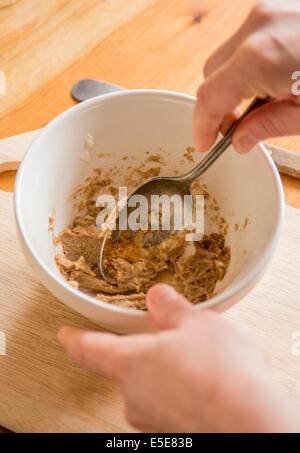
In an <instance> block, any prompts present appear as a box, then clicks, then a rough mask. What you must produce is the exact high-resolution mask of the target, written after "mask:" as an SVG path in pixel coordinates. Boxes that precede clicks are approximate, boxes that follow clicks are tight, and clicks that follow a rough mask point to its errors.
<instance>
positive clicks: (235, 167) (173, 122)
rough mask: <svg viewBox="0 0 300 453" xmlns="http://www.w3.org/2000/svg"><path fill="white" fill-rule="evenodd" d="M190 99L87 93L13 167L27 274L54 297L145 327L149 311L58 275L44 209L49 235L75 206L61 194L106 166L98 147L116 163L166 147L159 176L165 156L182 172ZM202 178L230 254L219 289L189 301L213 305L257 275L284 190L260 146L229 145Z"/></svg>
mask: <svg viewBox="0 0 300 453" xmlns="http://www.w3.org/2000/svg"><path fill="white" fill-rule="evenodd" d="M194 102H195V99H194V98H193V97H190V96H186V95H183V94H178V93H172V92H165V91H157V90H132V91H122V92H117V93H112V94H107V95H104V96H99V97H97V98H94V99H91V100H89V101H86V102H84V103H82V104H79V105H77V106H75V107H73V108H71V109H70V110H68V111H66V112H64V113H63V114H61V115H60V116H59V117H57V118H56V119H55V120H53V121H52V122H51V123H50V124H49V125H48V126H46V127H45V128H44V130H43V131H42V132H41V134H40V135H39V136H38V138H37V139H36V140H35V141H34V143H33V144H32V146H31V147H30V149H29V151H28V152H27V154H26V156H25V158H24V160H23V162H22V164H21V166H20V169H19V171H18V175H17V180H16V185H15V212H16V220H17V226H18V231H19V235H20V239H21V243H22V247H23V250H24V253H25V255H26V258H27V259H28V262H29V263H30V265H31V267H32V269H33V271H34V273H35V274H36V276H37V277H38V278H39V279H40V280H41V281H42V283H43V284H44V285H45V286H46V287H47V288H48V289H49V290H50V291H51V292H52V293H53V294H54V295H55V296H56V297H58V299H60V300H61V301H62V302H63V303H65V304H66V305H68V306H69V307H71V308H72V309H74V310H76V311H77V312H79V313H81V314H82V315H84V316H86V317H87V318H89V319H91V320H93V321H95V322H97V323H98V324H100V325H102V326H104V327H106V328H108V329H111V330H114V331H119V332H142V331H149V330H152V329H153V328H154V326H153V324H152V321H151V319H150V317H149V315H148V313H146V312H141V311H135V310H132V309H125V308H119V307H116V306H112V305H110V304H108V303H106V302H101V301H100V300H96V299H94V298H93V297H90V296H88V295H86V294H84V293H82V292H79V291H77V290H75V289H74V288H72V287H71V286H70V285H69V284H68V283H67V282H66V281H65V280H64V278H63V277H62V275H61V274H60V273H59V271H58V270H57V268H56V265H55V262H54V255H55V251H54V247H53V244H52V239H51V234H50V233H49V231H48V222H49V216H50V215H51V213H52V211H53V209H55V232H56V233H58V232H60V231H61V230H62V229H63V228H65V227H67V226H68V224H69V223H70V221H71V219H72V216H73V214H74V213H73V208H72V203H71V202H70V201H68V197H69V195H70V194H71V193H72V192H73V190H74V188H75V187H76V186H77V185H78V184H79V183H80V182H82V181H83V180H84V179H85V178H86V177H87V176H89V175H91V174H92V169H93V168H94V167H96V166H102V167H103V165H104V166H105V165H108V164H109V163H108V162H107V163H105V161H103V158H102V159H101V160H100V158H99V157H97V151H98V152H99V151H103V152H107V151H109V152H112V156H111V157H109V158H108V159H111V160H110V164H111V162H112V161H113V162H115V163H116V164H117V165H118V163H119V162H120V161H121V157H122V156H124V155H127V154H128V153H129V154H132V153H134V154H135V155H136V163H139V162H141V161H142V160H143V159H145V156H146V154H145V153H146V151H149V150H150V151H152V150H153V151H154V150H156V149H157V148H158V147H159V148H161V149H163V150H166V151H169V152H171V155H172V158H169V159H168V160H169V164H168V165H169V166H168V168H167V169H165V170H164V173H165V174H168V173H169V174H172V171H174V170H173V169H174V164H176V165H177V168H178V169H179V170H180V171H182V172H184V171H185V170H186V169H188V168H191V166H192V165H194V164H192V163H191V162H187V163H186V164H185V165H182V164H181V165H180V164H179V163H180V161H182V155H183V153H184V149H185V148H186V146H191V145H193V137H192V115H193V108H194ZM88 133H90V134H92V135H93V136H94V138H95V142H96V145H97V148H96V152H93V159H92V162H91V163H90V164H87V163H86V162H83V161H82V160H81V159H80V156H82V152H83V146H84V142H85V138H86V135H87V134H88ZM197 158H198V159H199V160H200V159H201V158H202V156H200V154H199V157H197ZM103 162H104V163H103ZM204 181H205V182H206V184H207V185H208V188H209V192H210V194H211V196H212V197H215V198H216V199H217V200H218V202H219V204H220V206H221V213H222V215H223V216H224V217H225V218H226V219H227V220H228V222H229V225H230V228H229V232H228V244H229V245H230V246H231V252H232V260H231V264H230V267H229V270H228V272H227V274H226V277H225V279H224V280H223V282H222V283H221V284H220V285H219V288H218V295H217V296H216V297H214V298H212V299H211V300H209V301H207V302H205V303H202V304H199V305H197V308H199V309H203V308H205V307H213V308H215V309H217V310H220V311H222V310H225V309H226V308H228V307H230V306H231V305H233V304H234V303H236V302H237V301H239V300H240V299H241V298H242V297H244V296H245V295H246V294H247V293H248V292H249V291H250V289H251V288H252V287H253V286H254V285H255V284H256V283H257V281H258V280H259V278H260V277H261V276H262V274H263V272H264V270H265V268H266V265H267V263H268V262H269V260H270V258H271V257H272V255H273V253H274V250H275V247H276V245H277V242H278V239H279V235H280V230H281V225H282V218H283V211H284V198H283V191H282V186H281V181H280V177H279V175H278V172H277V170H276V168H275V165H274V164H273V162H272V159H271V158H270V156H269V154H268V152H267V151H266V150H265V149H264V148H263V146H259V147H257V148H256V149H254V150H253V151H252V152H250V153H249V154H247V155H244V156H241V155H239V154H237V153H236V152H235V151H234V150H233V149H232V148H231V149H228V150H227V151H226V152H225V153H224V155H223V156H222V157H221V158H220V159H219V160H218V161H217V162H216V163H215V164H214V165H213V167H212V168H211V169H209V170H208V171H207V173H206V174H205V177H204ZM246 217H248V218H249V220H250V223H249V225H248V226H247V228H246V229H245V231H242V230H243V228H240V231H238V232H236V231H235V227H234V226H235V224H237V223H238V224H240V225H243V223H244V220H245V218H246Z"/></svg>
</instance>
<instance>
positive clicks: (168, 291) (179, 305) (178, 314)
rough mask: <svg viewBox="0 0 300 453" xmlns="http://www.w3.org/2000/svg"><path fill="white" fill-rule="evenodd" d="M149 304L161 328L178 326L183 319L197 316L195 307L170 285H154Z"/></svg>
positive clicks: (151, 312) (148, 298)
mask: <svg viewBox="0 0 300 453" xmlns="http://www.w3.org/2000/svg"><path fill="white" fill-rule="evenodd" d="M147 306H148V310H149V312H150V315H151V317H152V318H153V320H154V322H155V324H156V325H157V326H158V327H159V328H160V329H172V328H175V327H178V326H179V325H180V323H181V322H182V321H183V319H186V318H187V317H192V316H193V317H194V316H195V311H194V310H195V308H194V307H193V306H192V305H191V304H190V303H189V302H188V301H187V300H186V299H185V298H184V297H183V296H181V295H180V294H178V293H177V292H176V291H175V289H173V288H172V287H171V286H169V285H164V284H158V285H155V286H152V288H150V289H149V291H148V294H147Z"/></svg>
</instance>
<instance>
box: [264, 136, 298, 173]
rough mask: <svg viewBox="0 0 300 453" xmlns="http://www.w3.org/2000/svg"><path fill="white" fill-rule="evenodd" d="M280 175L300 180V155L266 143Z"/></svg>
mask: <svg viewBox="0 0 300 453" xmlns="http://www.w3.org/2000/svg"><path fill="white" fill-rule="evenodd" d="M264 146H265V147H266V148H267V150H268V151H269V153H270V155H271V157H272V159H273V161H274V163H275V165H276V167H277V168H278V170H279V171H280V173H282V174H284V175H287V176H292V177H293V178H296V179H300V154H297V153H295V152H293V151H287V150H286V149H282V148H278V147H277V146H273V145H269V144H268V143H264Z"/></svg>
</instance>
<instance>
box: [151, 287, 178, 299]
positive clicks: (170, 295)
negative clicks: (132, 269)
mask: <svg viewBox="0 0 300 453" xmlns="http://www.w3.org/2000/svg"><path fill="white" fill-rule="evenodd" d="M176 298H177V293H176V291H175V289H173V288H172V287H171V286H169V285H164V284H160V285H158V286H157V287H156V288H155V302H158V303H166V302H170V301H172V300H175V299H176Z"/></svg>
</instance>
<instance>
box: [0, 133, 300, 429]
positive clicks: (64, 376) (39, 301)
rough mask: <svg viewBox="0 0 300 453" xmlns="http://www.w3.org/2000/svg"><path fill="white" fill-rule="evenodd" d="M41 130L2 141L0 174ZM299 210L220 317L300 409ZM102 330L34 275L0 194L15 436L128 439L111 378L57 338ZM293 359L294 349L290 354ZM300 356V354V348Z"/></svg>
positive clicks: (5, 420)
mask: <svg viewBox="0 0 300 453" xmlns="http://www.w3.org/2000/svg"><path fill="white" fill-rule="evenodd" d="M37 134H38V131H35V132H31V133H27V134H23V135H19V136H16V137H12V138H9V139H4V140H1V141H0V172H2V171H5V170H8V169H15V168H16V167H17V166H18V162H19V161H20V160H21V159H22V157H23V155H24V153H25V151H26V149H27V147H28V145H29V144H30V143H31V141H32V140H33V138H34V137H35V136H36V135H37ZM299 257H300V211H299V210H297V209H294V208H291V207H287V208H286V215H285V222H284V230H283V233H282V237H281V240H280V244H279V247H278V249H277V252H276V255H275V257H274V259H273V261H272V264H271V265H270V267H269V269H268V271H267V273H266V275H265V276H264V277H263V279H262V281H261V282H260V284H259V285H258V286H257V287H256V288H255V289H254V290H253V291H252V293H251V294H249V295H248V296H247V297H246V298H245V299H244V300H243V301H241V302H240V303H239V304H238V305H236V306H235V307H233V308H232V309H231V310H229V311H228V312H227V313H226V314H225V315H224V316H226V317H228V318H231V319H232V320H234V321H235V322H237V323H239V324H243V325H245V326H248V328H250V329H251V330H252V331H253V332H254V334H255V335H256V336H257V337H258V338H259V339H260V340H261V342H262V343H263V345H264V347H265V348H266V349H267V351H268V353H269V356H270V361H271V366H272V368H273V370H274V372H275V374H276V376H277V378H278V379H279V381H281V383H282V384H283V385H284V386H285V387H286V389H287V391H288V392H289V393H290V395H291V396H292V397H293V398H294V399H295V400H297V401H298V403H300V354H299V355H296V354H294V355H293V353H292V347H293V343H295V342H296V340H295V339H294V340H293V338H292V335H293V334H294V333H295V332H299V338H300V278H299V276H300V258H299ZM65 323H69V324H74V325H77V326H81V327H91V328H95V329H99V327H97V326H95V325H93V324H92V323H90V322H89V321H87V320H85V319H83V318H82V317H81V316H80V315H78V314H76V313H73V312H71V310H69V309H68V308H66V307H65V306H64V305H63V304H62V303H61V302H59V301H58V300H57V299H56V298H55V297H53V296H52V295H51V294H50V293H49V292H48V291H47V290H46V289H45V288H44V287H43V286H42V285H41V284H40V283H39V282H38V281H37V280H36V279H35V277H34V276H33V275H32V273H31V270H30V268H29V267H28V265H27V263H26V262H25V259H24V257H23V254H22V252H21V250H20V246H19V243H18V240H17V237H16V230H15V224H14V215H13V195H12V194H11V193H7V192H1V191H0V330H1V331H2V332H4V333H5V335H6V343H7V345H6V346H7V348H6V355H5V356H4V355H3V356H1V355H0V425H3V426H5V427H7V428H9V429H11V430H13V431H17V432H24V431H25V432H53V431H54V432H66V431H67V432H99V431H100V432H117V433H120V432H132V431H133V430H132V429H131V428H130V427H129V426H128V425H127V423H126V421H125V420H124V416H123V399H122V396H121V394H120V392H119V390H118V389H117V388H116V386H115V384H114V383H113V382H112V381H111V380H110V379H108V378H106V377H103V376H99V375H96V374H94V373H90V372H88V371H85V370H83V369H82V368H80V367H79V366H78V365H77V364H75V363H74V362H73V361H72V360H71V359H70V358H69V357H68V356H67V355H66V354H65V353H64V351H63V350H62V348H61V347H60V345H59V343H58V341H57V338H56V335H57V331H58V329H59V327H60V326H61V325H62V324H65ZM294 349H295V351H294V352H297V348H296V347H294ZM298 349H299V351H300V347H298Z"/></svg>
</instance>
